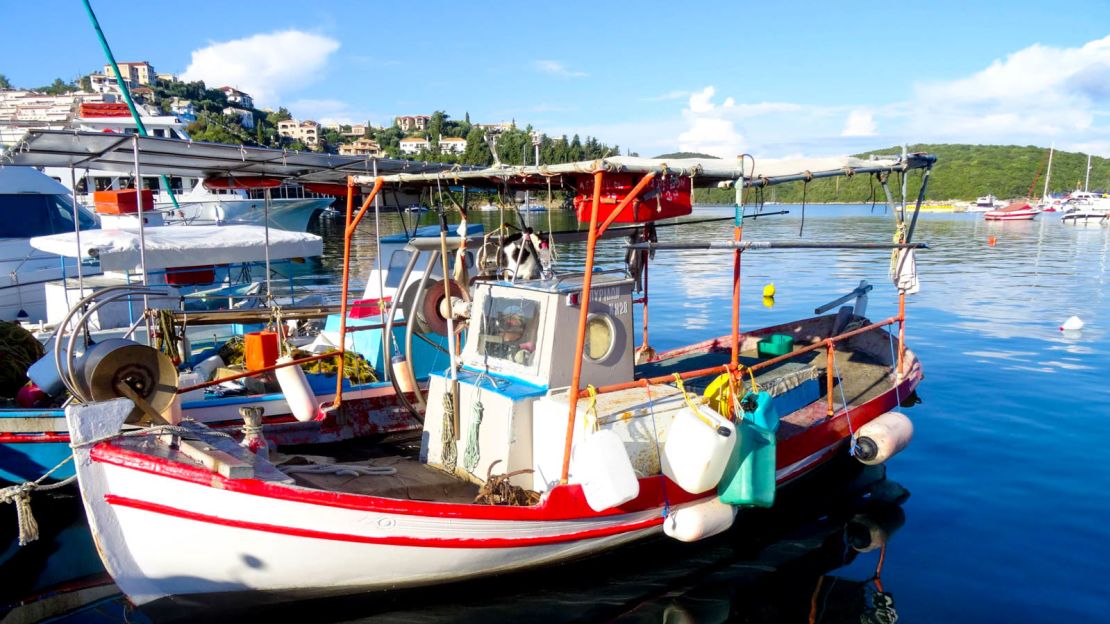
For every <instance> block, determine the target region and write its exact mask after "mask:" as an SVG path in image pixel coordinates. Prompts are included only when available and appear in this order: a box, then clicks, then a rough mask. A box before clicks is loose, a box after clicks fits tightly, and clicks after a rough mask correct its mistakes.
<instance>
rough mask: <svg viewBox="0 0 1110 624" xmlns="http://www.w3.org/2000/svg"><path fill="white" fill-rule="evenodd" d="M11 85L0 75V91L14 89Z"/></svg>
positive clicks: (5, 77) (6, 78)
mask: <svg viewBox="0 0 1110 624" xmlns="http://www.w3.org/2000/svg"><path fill="white" fill-rule="evenodd" d="M14 88H15V87H13V86H12V83H11V82H9V81H8V77H7V76H5V75H4V74H0V89H14Z"/></svg>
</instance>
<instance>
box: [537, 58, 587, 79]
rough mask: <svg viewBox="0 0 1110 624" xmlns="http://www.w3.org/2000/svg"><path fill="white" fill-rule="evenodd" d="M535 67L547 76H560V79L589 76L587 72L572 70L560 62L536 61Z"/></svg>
mask: <svg viewBox="0 0 1110 624" xmlns="http://www.w3.org/2000/svg"><path fill="white" fill-rule="evenodd" d="M533 65H535V67H536V69H538V70H540V71H541V72H543V73H545V74H551V75H552V76H559V77H560V78H581V77H583V76H589V74H587V73H586V72H583V71H575V70H572V69H570V68H569V67H567V66H566V65H564V64H563V63H560V62H559V61H536V62H535V63H533Z"/></svg>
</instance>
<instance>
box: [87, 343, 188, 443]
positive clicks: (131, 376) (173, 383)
mask: <svg viewBox="0 0 1110 624" xmlns="http://www.w3.org/2000/svg"><path fill="white" fill-rule="evenodd" d="M74 373H76V375H75V376H76V378H77V384H78V389H79V390H80V391H81V394H82V395H84V398H85V399H87V400H89V401H108V400H111V399H116V398H121V397H123V394H122V393H120V391H119V390H118V389H117V388H116V384H118V383H120V382H123V383H125V384H127V385H128V386H129V387H130V388H131V389H132V390H134V391H135V393H136V394H138V395H139V396H140V397H141V398H142V399H143V400H145V401H146V402H147V403H148V404H150V406H151V407H152V408H153V409H154V410H155V411H156V412H158V413H159V414H165V413H166V412H167V410H168V409H169V408H170V404H171V403H172V402H173V398H174V396H175V395H176V394H177V369H175V368H174V366H173V363H172V362H171V361H170V359H169V358H168V357H166V355H165V354H163V353H161V352H159V351H158V350H156V349H152V348H151V347H148V346H145V345H141V344H139V343H137V342H134V341H132V340H126V339H123V338H110V339H108V340H104V341H102V342H98V343H96V344H94V345H92V346H91V347H89V349H88V350H87V351H85V353H84V354H83V355H82V356H81V357H80V359H78V360H77V362H76V364H75V365H74ZM143 416H144V414H143V411H142V410H141V409H140V408H139V407H138V406H136V407H135V409H134V410H132V412H131V415H130V416H128V418H127V422H129V423H133V422H137V421H139V420H142V419H143Z"/></svg>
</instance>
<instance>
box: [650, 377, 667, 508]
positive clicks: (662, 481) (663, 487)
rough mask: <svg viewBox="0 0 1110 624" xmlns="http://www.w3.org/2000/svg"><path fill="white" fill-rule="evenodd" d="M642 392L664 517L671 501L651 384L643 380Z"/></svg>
mask: <svg viewBox="0 0 1110 624" xmlns="http://www.w3.org/2000/svg"><path fill="white" fill-rule="evenodd" d="M644 392H646V393H647V399H648V413H649V414H651V431H652V433H653V434H654V437H653V438H652V443H653V445H654V446H655V460H656V461H657V462H659V491H660V493H661V494H662V495H663V512H662V516H663V518H664V519H666V517H667V516H668V515H670V513H671V501H670V499H668V498H667V478H666V477H664V476H663V454H662V453H661V452H660V451H659V429H658V428H656V426H655V399H653V398H652V397H651V384H650V383H648V382H647V381H646V380H645V381H644Z"/></svg>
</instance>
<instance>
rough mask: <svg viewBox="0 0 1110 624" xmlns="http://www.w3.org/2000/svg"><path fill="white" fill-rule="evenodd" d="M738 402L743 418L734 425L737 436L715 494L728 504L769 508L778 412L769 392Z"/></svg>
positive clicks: (773, 498)
mask: <svg viewBox="0 0 1110 624" xmlns="http://www.w3.org/2000/svg"><path fill="white" fill-rule="evenodd" d="M740 405H741V406H742V408H743V409H744V417H743V420H742V421H741V422H740V425H739V426H738V427H737V432H738V434H739V436H740V439H739V440H737V444H736V446H735V447H734V449H733V452H732V456H731V457H729V461H728V464H727V465H726V467H725V474H724V476H723V477H721V482H720V483H719V484H718V485H717V496H718V497H719V498H720V499H721V502H723V503H728V504H729V505H739V506H744V507H770V506H771V505H773V504H774V503H775V432H777V431H778V428H779V415H778V412H776V411H775V403H774V401H773V400H772V399H771V395H770V394H768V393H766V392H763V391H760V392H749V393H747V394H746V395H744V399H743V400H742V401H741V402H740ZM753 406H754V409H751V411H748V410H749V408H752V407H753Z"/></svg>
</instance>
